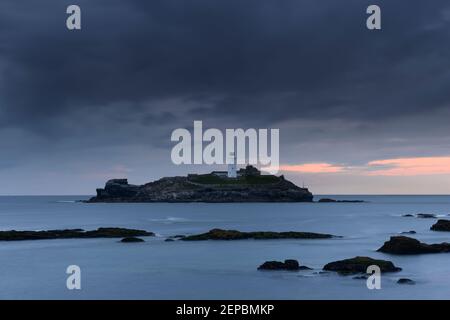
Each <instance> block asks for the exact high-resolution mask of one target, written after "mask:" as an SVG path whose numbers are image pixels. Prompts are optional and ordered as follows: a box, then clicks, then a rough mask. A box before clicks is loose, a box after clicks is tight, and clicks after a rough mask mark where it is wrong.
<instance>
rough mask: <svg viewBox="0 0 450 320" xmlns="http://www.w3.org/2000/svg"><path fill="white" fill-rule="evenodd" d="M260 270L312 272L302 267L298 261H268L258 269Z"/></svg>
mask: <svg viewBox="0 0 450 320" xmlns="http://www.w3.org/2000/svg"><path fill="white" fill-rule="evenodd" d="M258 270H289V271H298V270H311V268H308V267H306V266H301V265H300V264H299V263H298V261H297V260H293V259H289V260H284V262H281V261H266V262H264V263H263V264H262V265H260V266H259V267H258Z"/></svg>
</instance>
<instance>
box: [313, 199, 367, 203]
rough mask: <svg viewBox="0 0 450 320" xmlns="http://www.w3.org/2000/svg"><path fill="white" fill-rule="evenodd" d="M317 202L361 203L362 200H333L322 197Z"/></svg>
mask: <svg viewBox="0 0 450 320" xmlns="http://www.w3.org/2000/svg"><path fill="white" fill-rule="evenodd" d="M317 202H319V203H363V202H365V201H364V200H335V199H330V198H322V199H319V201H317Z"/></svg>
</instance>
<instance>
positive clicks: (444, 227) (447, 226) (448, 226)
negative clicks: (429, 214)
mask: <svg viewBox="0 0 450 320" xmlns="http://www.w3.org/2000/svg"><path fill="white" fill-rule="evenodd" d="M430 230H433V231H450V220H444V219H440V220H438V221H437V222H436V223H435V224H433V225H432V226H431V228H430Z"/></svg>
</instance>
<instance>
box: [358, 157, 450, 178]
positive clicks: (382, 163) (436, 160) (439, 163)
mask: <svg viewBox="0 0 450 320" xmlns="http://www.w3.org/2000/svg"><path fill="white" fill-rule="evenodd" d="M367 166H368V169H369V172H368V174H369V175H371V176H373V175H382V176H418V175H433V174H450V157H417V158H399V159H386V160H375V161H371V162H369V163H368V164H367ZM377 167H378V168H377Z"/></svg>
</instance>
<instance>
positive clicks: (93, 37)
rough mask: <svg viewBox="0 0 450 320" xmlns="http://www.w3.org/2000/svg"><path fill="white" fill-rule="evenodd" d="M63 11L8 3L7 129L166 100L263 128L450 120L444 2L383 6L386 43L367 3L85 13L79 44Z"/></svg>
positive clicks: (153, 4) (112, 4) (128, 7)
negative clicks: (449, 115)
mask: <svg viewBox="0 0 450 320" xmlns="http://www.w3.org/2000/svg"><path fill="white" fill-rule="evenodd" d="M67 4H69V2H67V3H65V2H64V1H62V2H58V3H57V4H54V3H53V1H51V2H50V1H39V3H33V4H29V3H23V2H21V3H17V2H16V1H6V2H3V4H2V8H1V9H2V10H1V17H0V20H1V21H2V25H1V26H2V32H1V42H2V46H1V51H0V53H1V57H0V58H1V61H2V63H1V64H0V65H1V68H2V71H3V72H2V80H1V84H2V87H1V88H2V100H3V121H2V122H3V124H7V123H9V124H15V123H25V125H30V126H32V127H34V126H38V127H39V126H40V125H41V124H42V125H43V127H44V128H47V129H48V127H47V123H46V122H47V120H48V119H49V118H51V117H53V116H54V115H55V114H56V115H64V114H67V115H68V117H69V116H70V113H71V112H72V111H73V110H74V109H78V110H84V111H85V112H86V115H90V114H93V113H103V112H105V108H111V105H112V104H115V108H117V109H120V108H121V102H125V103H124V104H123V108H124V109H125V110H126V111H124V112H125V113H127V114H128V115H129V116H130V114H133V113H135V114H136V115H137V116H141V115H142V112H143V108H144V109H145V107H144V106H143V103H145V102H148V101H158V100H162V99H171V98H180V99H181V101H180V103H179V105H178V106H177V108H175V110H171V111H170V112H175V113H176V112H178V111H179V112H184V111H188V108H189V106H191V105H192V104H190V105H189V106H186V105H184V104H183V100H184V99H190V100H194V101H197V102H198V103H199V104H203V103H205V102H207V104H208V106H209V107H208V108H206V110H204V111H206V113H203V114H210V116H212V117H214V116H218V117H221V116H222V115H225V116H226V115H227V114H230V113H233V114H234V115H236V116H237V117H238V118H243V117H245V118H248V117H253V118H254V119H255V120H259V122H260V123H262V124H263V123H264V122H271V121H273V120H278V121H280V120H285V119H292V117H301V118H317V117H323V116H326V117H339V118H353V117H357V118H359V119H362V120H364V121H367V120H370V119H373V118H374V117H375V118H380V117H381V118H384V117H387V116H388V117H398V116H404V114H405V113H406V112H407V113H422V112H430V111H431V112H432V111H433V110H434V109H436V108H442V107H447V105H446V103H447V101H448V98H449V94H450V93H449V92H450V90H448V83H449V80H450V79H449V77H450V74H449V71H448V69H447V68H446V67H445V66H446V65H448V63H447V62H448V56H449V54H450V41H449V40H450V37H449V35H450V29H449V17H448V15H449V13H448V10H449V5H448V4H447V2H445V1H435V2H433V3H425V2H424V1H408V2H403V3H402V2H400V1H397V2H395V3H393V2H392V1H381V2H379V4H380V5H381V7H382V9H383V31H381V32H372V33H371V32H369V31H368V30H366V29H365V27H364V24H365V14H364V11H365V8H366V7H367V5H368V4H369V2H367V1H359V0H358V1H346V2H345V4H344V3H341V2H336V1H298V0H292V1H282V2H275V1H254V0H249V1H235V0H234V1H204V0H201V1H127V2H123V1H96V2H95V3H93V2H92V1H79V2H78V4H79V5H80V6H81V8H82V14H83V30H82V31H81V32H68V31H67V30H66V29H65V27H64V20H65V14H64V11H65V7H66V5H67ZM446 10H447V11H446ZM208 102H209V103H208ZM153 108H155V106H153ZM195 110H198V109H196V108H194V110H193V111H194V114H195ZM200 110H203V109H200ZM261 110H262V111H263V112H261ZM148 111H149V112H156V113H159V112H164V110H154V109H150V110H148ZM118 112H120V110H118ZM167 112H169V111H166V113H165V114H166V115H167ZM156 116H157V115H156ZM150 117H154V115H151V116H150ZM174 117H175V115H174ZM166 119H167V120H173V117H169V118H166ZM63 120H64V119H59V118H58V121H63ZM106 120H108V121H109V120H111V119H106ZM230 120H231V121H232V120H233V119H232V118H231V119H230ZM144 123H145V121H144ZM54 125H57V124H54Z"/></svg>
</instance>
